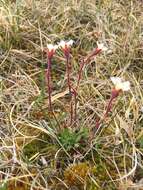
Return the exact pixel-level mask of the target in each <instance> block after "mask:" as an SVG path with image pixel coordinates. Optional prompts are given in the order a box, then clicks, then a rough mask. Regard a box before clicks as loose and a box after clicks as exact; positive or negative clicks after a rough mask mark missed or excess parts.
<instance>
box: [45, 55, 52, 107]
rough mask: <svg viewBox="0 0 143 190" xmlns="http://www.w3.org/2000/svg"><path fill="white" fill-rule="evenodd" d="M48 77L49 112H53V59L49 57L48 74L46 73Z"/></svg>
mask: <svg viewBox="0 0 143 190" xmlns="http://www.w3.org/2000/svg"><path fill="white" fill-rule="evenodd" d="M46 77H47V83H48V101H49V110H50V111H52V101H51V92H52V88H51V58H49V57H48V59H47V72H46Z"/></svg>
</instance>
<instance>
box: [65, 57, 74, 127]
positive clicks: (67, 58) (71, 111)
mask: <svg viewBox="0 0 143 190" xmlns="http://www.w3.org/2000/svg"><path fill="white" fill-rule="evenodd" d="M65 57H66V66H67V84H68V88H69V93H70V96H71V101H70V125H72V122H73V102H72V88H71V78H70V74H71V65H70V63H69V55H65Z"/></svg>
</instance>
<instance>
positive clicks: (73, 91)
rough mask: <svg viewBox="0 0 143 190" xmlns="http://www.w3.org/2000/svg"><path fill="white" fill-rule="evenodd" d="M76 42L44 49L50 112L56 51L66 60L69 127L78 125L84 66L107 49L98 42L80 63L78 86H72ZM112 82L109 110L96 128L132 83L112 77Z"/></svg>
mask: <svg viewBox="0 0 143 190" xmlns="http://www.w3.org/2000/svg"><path fill="white" fill-rule="evenodd" d="M73 43H74V41H73V40H69V41H63V40H62V41H61V42H60V43H59V44H58V45H53V44H47V48H45V49H44V51H45V52H46V55H47V72H46V78H47V85H48V101H49V110H50V111H53V107H52V102H51V93H52V86H51V65H52V58H53V56H54V54H55V51H56V50H57V49H58V48H60V49H61V50H62V51H63V54H64V58H65V65H66V75H67V86H68V89H69V94H70V97H71V99H70V122H69V125H70V126H71V125H73V124H75V123H76V118H77V95H78V89H79V84H80V81H81V78H82V72H83V70H84V66H85V65H86V64H88V63H89V62H90V60H91V59H92V58H93V57H95V56H96V55H98V54H99V53H100V52H102V51H106V50H107V47H105V46H104V45H103V44H102V43H101V44H100V43H98V42H97V47H96V48H95V49H93V50H92V52H91V53H89V54H88V55H87V57H85V59H83V60H82V62H81V63H80V68H79V71H78V74H77V84H76V85H75V86H73V85H72V82H71V72H72V64H71V60H70V58H71V56H70V54H71V46H72V45H73ZM111 81H112V82H113V84H114V85H115V87H114V88H113V89H112V91H111V98H110V100H109V103H108V104H107V108H106V110H105V113H104V115H103V118H102V119H98V120H97V121H96V125H95V126H96V128H99V126H100V124H101V122H102V121H105V119H106V117H107V116H108V113H109V112H110V111H111V109H112V103H113V101H114V100H115V99H116V98H117V97H118V96H119V94H120V92H122V91H128V90H129V89H130V83H129V82H128V81H125V82H123V81H122V79H121V78H119V77H111ZM73 98H74V106H73Z"/></svg>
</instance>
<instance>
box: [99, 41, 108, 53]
mask: <svg viewBox="0 0 143 190" xmlns="http://www.w3.org/2000/svg"><path fill="white" fill-rule="evenodd" d="M97 48H98V49H100V50H102V51H107V50H108V48H107V47H106V46H104V44H103V43H99V42H97Z"/></svg>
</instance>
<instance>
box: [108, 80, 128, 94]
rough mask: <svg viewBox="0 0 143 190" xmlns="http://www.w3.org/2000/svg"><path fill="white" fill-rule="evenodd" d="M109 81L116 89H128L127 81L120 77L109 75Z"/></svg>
mask: <svg viewBox="0 0 143 190" xmlns="http://www.w3.org/2000/svg"><path fill="white" fill-rule="evenodd" d="M111 81H112V82H113V84H114V85H115V89H116V90H122V91H128V90H130V82H129V81H123V80H122V79H121V78H120V77H111Z"/></svg>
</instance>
